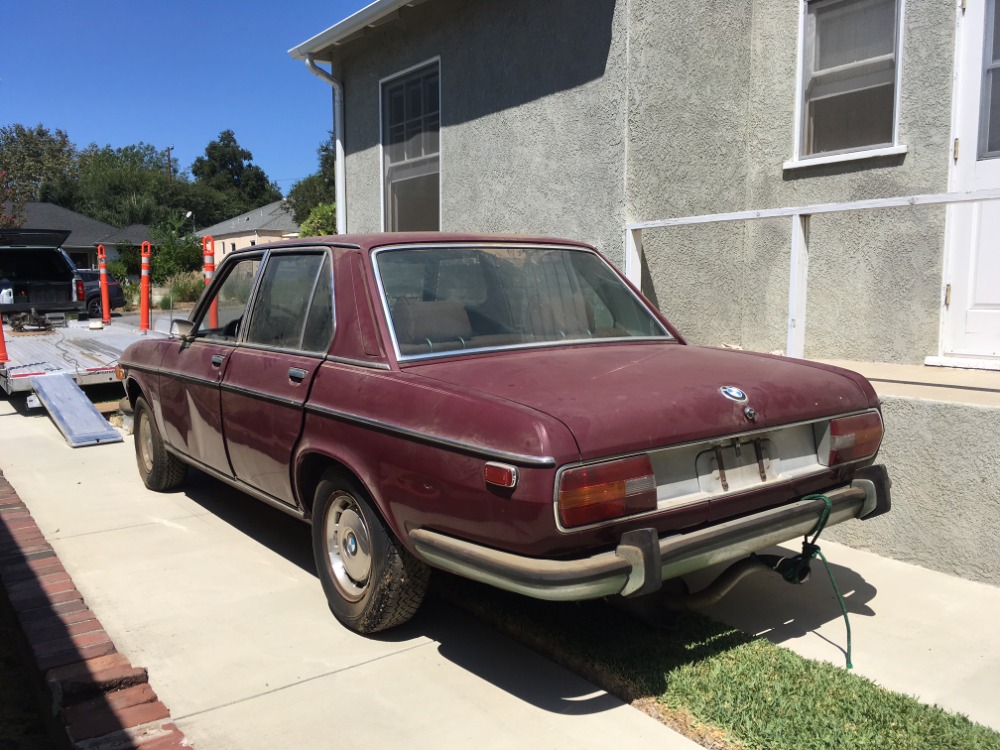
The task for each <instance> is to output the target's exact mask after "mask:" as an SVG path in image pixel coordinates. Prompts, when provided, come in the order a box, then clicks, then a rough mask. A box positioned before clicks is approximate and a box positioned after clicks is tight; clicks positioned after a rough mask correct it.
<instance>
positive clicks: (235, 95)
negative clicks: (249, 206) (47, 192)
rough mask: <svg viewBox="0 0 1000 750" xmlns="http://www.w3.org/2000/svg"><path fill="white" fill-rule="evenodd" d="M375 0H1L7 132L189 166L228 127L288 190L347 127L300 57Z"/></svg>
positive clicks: (0, 98)
mask: <svg viewBox="0 0 1000 750" xmlns="http://www.w3.org/2000/svg"><path fill="white" fill-rule="evenodd" d="M369 1H370V0H281V2H273V1H271V2H265V1H264V0H236V2H221V1H220V0H173V1H171V2H162V1H158V0H128V1H126V0H0V17H2V18H3V44H2V45H0V126H2V125H10V124H13V123H21V124H23V125H28V126H34V125H36V124H38V123H41V124H42V125H44V126H46V127H47V128H49V129H55V128H61V129H63V130H65V131H66V132H67V134H68V135H69V137H70V139H71V140H72V141H73V142H74V143H75V144H76V145H77V146H78V147H80V148H83V147H84V146H86V145H88V144H89V143H92V142H93V143H97V144H98V145H101V146H103V145H106V144H110V145H111V146H113V147H119V146H127V145H129V144H133V143H138V142H140V141H143V142H145V143H150V144H152V145H154V146H156V147H157V148H160V149H162V148H165V147H167V146H174V151H173V153H174V156H175V158H176V159H177V160H178V161H179V163H180V167H181V169H182V170H186V169H189V168H190V166H191V163H192V162H193V161H194V159H195V157H197V156H201V155H202V154H203V153H204V150H205V146H206V145H208V143H209V141H211V140H213V139H215V138H216V137H218V135H219V133H220V132H221V131H222V130H225V129H227V128H228V129H231V130H232V131H233V132H235V133H236V139H237V141H239V143H240V145H241V146H242V147H243V148H246V149H249V150H250V151H251V152H252V153H253V161H254V163H255V164H258V165H259V166H261V167H262V168H263V169H264V171H265V172H266V173H267V175H268V177H270V178H271V179H272V180H275V181H277V183H278V187H280V188H281V190H282V192H283V193H286V194H287V192H288V190H289V188H291V186H292V185H293V184H294V182H295V181H296V180H299V179H301V178H303V177H305V176H307V175H309V174H311V173H312V172H315V171H316V169H317V167H318V161H317V158H316V148H317V146H319V144H320V143H321V142H322V141H323V140H325V139H326V137H327V134H328V132H329V131H330V130H331V129H332V127H333V116H332V109H333V105H332V96H331V91H330V87H329V86H328V85H327V84H326V83H324V82H323V81H321V80H320V79H319V78H317V77H316V76H314V75H313V74H312V73H310V72H309V71H308V70H307V69H306V67H305V64H304V63H302V62H300V61H298V60H293V59H292V58H291V57H290V56H289V55H288V50H289V49H291V48H292V47H294V46H296V45H298V44H300V43H301V42H304V41H305V40H306V39H308V38H310V37H312V36H315V35H316V34H318V33H320V32H321V31H323V30H325V29H327V28H328V27H330V26H332V25H333V24H335V23H337V22H338V21H341V20H343V19H344V18H346V17H347V16H349V15H351V14H352V13H355V12H357V11H358V10H360V9H361V8H363V7H364V6H365V5H367V4H368V2H369Z"/></svg>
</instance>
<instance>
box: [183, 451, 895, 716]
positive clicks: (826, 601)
mask: <svg viewBox="0 0 1000 750" xmlns="http://www.w3.org/2000/svg"><path fill="white" fill-rule="evenodd" d="M184 491H185V494H186V495H187V496H188V497H189V498H191V499H192V500H193V501H195V502H196V503H198V504H199V505H201V506H202V507H203V508H205V509H206V510H207V511H209V512H211V513H212V514H213V515H215V516H216V517H218V518H220V519H221V520H223V521H225V522H226V523H228V524H229V525H230V526H232V527H233V528H235V529H237V530H239V531H240V532H242V533H243V534H245V535H246V536H248V537H250V538H251V539H253V540H255V541H256V542H257V543H259V544H262V545H264V546H265V547H267V548H268V549H270V550H272V551H273V552H276V553H277V554H279V555H281V556H282V557H284V558H285V559H286V560H288V561H289V562H292V563H293V564H295V565H296V566H298V567H299V568H301V569H302V570H304V571H307V572H308V573H310V574H311V575H315V566H314V563H313V556H312V547H311V545H312V542H311V534H310V530H309V526H308V525H307V524H305V523H303V522H301V521H299V520H297V519H295V518H292V517H291V516H287V515H285V514H283V513H281V512H280V511H277V510H275V509H273V508H270V507H268V506H267V505H265V504H263V503H261V502H259V501H257V500H255V499H253V498H251V497H249V496H247V495H245V494H243V493H241V492H239V491H238V490H235V489H233V488H231V487H229V486H228V485H226V484H224V483H222V482H218V481H216V480H214V479H212V478H210V477H208V476H207V475H205V474H202V473H200V472H197V471H195V470H191V471H190V473H189V476H188V481H187V483H186V484H185V490H184ZM768 552H773V553H775V554H784V555H787V554H794V551H791V552H790V551H789V550H788V549H781V548H774V549H773V550H768ZM831 567H832V569H833V572H834V575H835V576H836V579H837V582H838V585H839V586H840V589H841V591H842V592H843V593H844V595H845V602H846V603H847V607H848V611H849V612H850V613H851V614H853V615H860V616H871V615H873V614H874V612H873V610H872V609H871V608H870V607H869V602H870V601H871V600H872V599H873V598H874V596H875V594H876V589H875V588H874V587H873V586H871V585H870V584H868V583H867V582H866V581H865V580H864V578H862V577H861V576H860V575H858V574H857V573H855V572H854V571H853V570H850V569H848V568H845V567H842V566H839V565H836V564H831ZM718 572H720V571H719V570H709V571H703V572H701V573H699V574H698V575H697V576H693V577H692V579H691V581H690V584H691V588H692V589H693V590H694V589H698V588H700V587H701V586H704V585H705V584H707V583H708V582H709V581H710V580H711V578H712V575H713V574H717V573H718ZM316 585H317V588H318V587H319V582H318V581H317V584H316ZM456 607H458V608H460V609H461V610H464V611H465V612H467V613H471V614H472V615H473V616H474V617H477V618H479V619H485V620H486V621H487V622H489V623H490V624H491V625H493V626H495V627H499V628H500V630H501V631H502V632H505V633H507V634H510V635H512V637H513V638H514V639H515V640H516V641H518V642H519V643H521V644H524V645H527V646H528V647H529V648H535V649H536V650H541V651H543V652H550V649H549V648H547V647H546V646H545V645H544V644H541V643H538V642H535V639H537V638H539V637H541V638H544V639H550V640H556V641H557V640H558V639H559V638H560V633H561V632H564V629H565V628H567V627H570V628H571V627H573V623H574V622H580V621H587V622H588V623H590V624H592V623H593V622H595V621H599V622H602V623H604V624H605V627H606V629H607V631H608V632H607V635H606V637H607V638H614V637H616V636H617V634H618V633H619V632H621V631H622V629H625V630H630V629H632V628H633V627H637V628H640V629H641V630H642V632H643V633H646V634H648V633H652V636H651V637H650V636H649V635H643V636H642V637H643V638H644V639H647V640H652V641H653V642H654V645H653V648H655V650H656V652H657V656H656V658H658V659H663V660H664V664H665V665H674V666H676V665H677V664H679V663H684V662H692V661H698V660H700V659H703V658H709V657H711V656H712V655H715V654H718V653H720V652H724V651H727V650H729V649H731V648H734V647H736V646H739V645H741V644H743V643H746V642H747V641H749V640H750V637H751V636H753V635H762V636H764V637H766V638H768V639H769V640H771V641H773V642H775V643H781V642H782V641H784V640H788V639H790V638H794V637H797V636H799V635H802V634H804V633H806V632H811V631H815V630H817V629H818V628H819V627H820V626H821V625H824V624H826V623H828V622H831V621H833V620H837V619H839V618H840V617H841V613H840V607H839V605H838V604H837V601H836V598H835V596H834V594H833V591H832V589H831V587H830V584H829V581H828V579H827V576H826V572H825V570H823V568H822V564H821V563H820V561H819V560H817V561H815V563H814V565H813V571H812V578H811V580H810V581H809V582H807V583H806V584H804V585H800V586H791V585H790V584H788V583H785V582H784V581H783V580H782V579H781V578H780V577H779V576H778V575H776V574H774V573H770V572H767V571H761V572H759V573H756V574H754V575H752V576H749V577H748V578H746V579H744V580H743V581H741V582H740V583H739V584H738V585H737V586H736V587H735V588H734V589H733V590H732V591H731V592H730V593H729V594H728V595H727V596H726V597H724V598H723V600H722V601H721V602H719V603H718V604H716V605H713V606H712V607H710V608H707V609H706V610H704V611H703V613H702V614H705V615H708V617H711V618H712V619H714V620H718V621H724V622H726V623H729V624H730V625H732V626H734V627H737V628H739V629H740V630H742V631H743V633H737V632H733V631H730V630H729V629H728V628H727V627H726V626H723V625H719V624H716V623H711V622H710V621H705V624H704V625H698V626H697V627H695V628H694V629H693V630H692V629H691V628H690V627H681V628H678V627H676V623H675V622H673V620H672V618H670V617H666V618H664V619H663V620H662V622H660V623H658V624H659V627H657V623H655V622H654V623H652V626H651V624H650V623H649V622H647V623H638V622H635V621H634V620H633V618H632V617H630V616H629V615H627V614H626V613H624V612H622V611H621V609H620V608H619V607H616V606H614V605H613V604H612V603H610V602H609V601H590V602H545V601H539V600H534V599H531V598H528V597H523V596H518V595H516V594H510V593H508V592H501V591H498V590H496V589H493V588H492V587H489V586H484V585H481V584H477V583H474V582H471V581H466V580H463V579H459V578H456V577H453V576H450V575H448V574H444V573H440V572H435V575H434V576H433V577H432V586H431V589H430V592H429V593H428V596H427V599H426V600H425V602H424V604H423V606H422V607H421V610H420V612H419V613H418V614H417V616H416V617H415V618H414V619H413V620H412V621H410V622H409V623H406V624H405V625H403V626H401V627H399V628H396V629H394V630H391V631H389V632H387V633H381V634H377V635H375V636H373V638H375V639H377V640H379V641H383V642H389V643H401V642H407V641H410V640H413V639H416V638H421V637H424V638H430V639H432V640H434V641H435V642H437V643H438V644H440V645H439V652H440V653H441V655H442V656H444V657H445V658H447V659H448V660H450V661H452V662H454V663H455V664H458V665H459V666H461V667H462V668H463V669H466V670H467V671H469V672H471V673H473V674H475V675H477V676H478V677H480V678H482V679H484V680H486V681H488V682H490V683H492V684H494V685H496V686H497V687H500V688H501V689H503V690H505V691H506V692H508V693H509V694H511V695H513V696H515V697H517V698H519V699H521V700H523V701H526V702H527V703H530V704H531V705H534V706H537V707H539V708H541V709H543V710H546V711H552V712H557V713H563V714H587V713H597V712H601V711H606V710H609V709H611V708H614V707H616V706H618V705H620V702H619V699H618V698H615V697H612V696H611V695H608V694H607V693H604V692H602V691H599V690H597V689H596V688H594V687H593V686H592V685H590V684H588V683H585V682H583V681H581V680H579V679H577V678H575V677H574V678H572V679H568V675H566V673H565V672H564V671H562V670H561V669H559V668H557V667H555V666H554V665H553V666H552V669H551V670H550V671H549V672H547V673H546V674H544V675H543V674H539V673H538V672H537V659H536V657H534V656H533V655H531V654H530V652H528V651H526V650H524V649H522V648H520V647H512V644H511V642H510V641H509V640H507V638H506V637H505V636H502V635H499V634H498V633H496V632H491V631H488V630H484V629H482V628H481V627H473V626H472V624H471V623H470V622H469V621H468V620H467V619H466V616H465V615H464V614H462V613H461V612H459V611H458V609H456ZM498 612H499V613H500V614H499V615H498V614H497V613H498ZM504 612H509V613H510V621H507V622H500V621H499V620H503V619H505V617H504V614H503V613H504ZM498 617H499V620H498ZM519 619H523V620H524V621H529V620H530V621H531V623H532V624H531V625H530V626H529V627H526V628H524V629H523V632H522V629H521V628H520V626H519V625H518V622H517V621H518V620H519ZM702 619H703V618H702ZM330 627H334V628H336V627H340V625H339V624H337V622H336V621H335V620H334V619H333V616H332V615H331V619H330ZM744 633H746V634H749V635H744ZM685 639H686V640H685ZM835 645H837V647H838V648H840V645H839V644H835ZM594 648H600V641H597V642H595V646H594ZM570 666H571V667H572V668H574V669H576V671H577V672H578V673H580V674H584V675H586V674H587V673H588V671H589V670H588V669H587V668H586V665H577V664H573V663H572V661H571V662H570ZM625 668H628V667H627V666H626V667H625ZM663 674H664V672H663V671H659V675H660V677H659V678H654V679H656V682H657V684H655V685H654V684H650V685H649V686H648V689H649V690H650V691H651V692H650V693H649V694H654V695H655V694H658V692H662V689H663V688H664V684H660V680H662V678H663ZM622 697H623V698H625V699H626V700H631V699H632V698H634V697H636V696H629V695H624V696H622Z"/></svg>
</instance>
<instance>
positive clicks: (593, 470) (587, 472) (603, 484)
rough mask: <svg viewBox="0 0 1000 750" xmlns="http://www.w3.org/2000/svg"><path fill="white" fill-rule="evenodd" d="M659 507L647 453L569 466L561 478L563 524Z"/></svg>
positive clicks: (590, 521) (617, 516)
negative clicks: (602, 462)
mask: <svg viewBox="0 0 1000 750" xmlns="http://www.w3.org/2000/svg"><path fill="white" fill-rule="evenodd" d="M655 509H656V477H655V476H654V475H653V466H652V464H650V462H649V457H648V456H635V457H634V458H623V459H621V460H619V461H609V462H608V463H604V464H594V465H592V466H581V467H579V468H575V469H567V470H566V471H564V472H563V474H562V478H561V480H560V482H559V517H560V518H561V519H562V523H563V526H567V527H569V526H585V525H587V524H591V523H598V522H600V521H607V520H610V519H612V518H621V517H622V516H627V515H629V514H631V513H640V512H642V511H646V510H655Z"/></svg>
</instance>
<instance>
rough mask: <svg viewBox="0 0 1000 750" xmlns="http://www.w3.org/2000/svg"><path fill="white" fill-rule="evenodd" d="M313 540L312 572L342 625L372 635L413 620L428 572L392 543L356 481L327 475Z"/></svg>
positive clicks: (318, 502) (315, 511)
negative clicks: (315, 572)
mask: <svg viewBox="0 0 1000 750" xmlns="http://www.w3.org/2000/svg"><path fill="white" fill-rule="evenodd" d="M312 535H313V554H314V555H315V558H316V571H317V573H318V574H319V579H320V582H321V583H322V584H323V591H324V592H325V593H326V598H327V601H328V602H329V603H330V609H331V611H332V612H333V614H334V616H336V618H337V619H338V620H340V622H341V623H343V624H344V625H345V626H346V627H348V628H350V629H351V630H354V631H355V632H358V633H376V632H378V631H380V630H387V629H389V628H393V627H396V626H397V625H402V624H403V623H404V622H406V621H407V620H409V619H410V618H411V617H413V615H414V614H415V613H416V611H417V609H418V608H419V607H420V603H421V602H422V601H423V599H424V594H425V593H426V592H427V584H428V581H429V579H430V569H429V568H428V567H427V566H426V565H424V564H423V563H422V562H420V561H419V560H417V559H416V558H415V557H413V555H411V554H410V553H409V552H408V551H407V550H406V549H405V548H404V547H403V546H402V545H401V544H400V543H399V542H398V541H397V540H396V539H395V537H394V536H393V535H392V532H391V531H389V530H388V529H387V528H386V527H385V525H384V524H383V523H382V520H381V519H380V518H379V516H378V514H377V513H376V512H375V510H374V507H373V503H372V500H371V498H370V497H369V496H368V493H366V492H365V491H364V490H363V489H362V488H361V487H360V486H359V485H358V484H357V483H356V482H354V481H351V480H348V479H346V478H343V477H340V476H339V475H337V474H328V475H327V476H326V477H324V479H323V481H321V482H320V483H319V487H318V488H317V489H316V500H315V503H314V504H313V520H312Z"/></svg>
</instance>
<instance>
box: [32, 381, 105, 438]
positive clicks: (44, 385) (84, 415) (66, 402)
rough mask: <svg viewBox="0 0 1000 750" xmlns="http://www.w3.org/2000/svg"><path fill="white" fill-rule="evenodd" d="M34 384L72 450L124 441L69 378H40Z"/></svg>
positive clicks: (43, 403)
mask: <svg viewBox="0 0 1000 750" xmlns="http://www.w3.org/2000/svg"><path fill="white" fill-rule="evenodd" d="M31 385H32V387H33V388H34V390H35V393H36V394H37V395H38V400H39V401H41V402H42V405H43V406H44V407H45V408H46V410H47V411H48V412H49V416H51V417H52V421H53V422H55V423H56V427H58V428H59V431H60V432H62V434H63V435H64V436H65V437H66V441H67V442H68V443H69V444H70V446H71V447H73V448H82V447H83V446H86V445H98V444H101V443H120V442H122V436H121V433H119V432H118V430H116V429H115V428H114V427H112V426H111V425H110V424H108V421H107V420H106V419H105V418H104V417H103V416H102V415H101V413H100V412H99V411H97V407H95V406H94V404H93V403H91V401H90V399H89V398H88V397H87V394H86V393H84V392H83V389H81V388H80V386H78V385H77V384H76V383H75V382H74V381H73V378H72V377H70V376H69V375H65V374H55V375H39V376H36V377H34V378H32V379H31Z"/></svg>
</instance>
